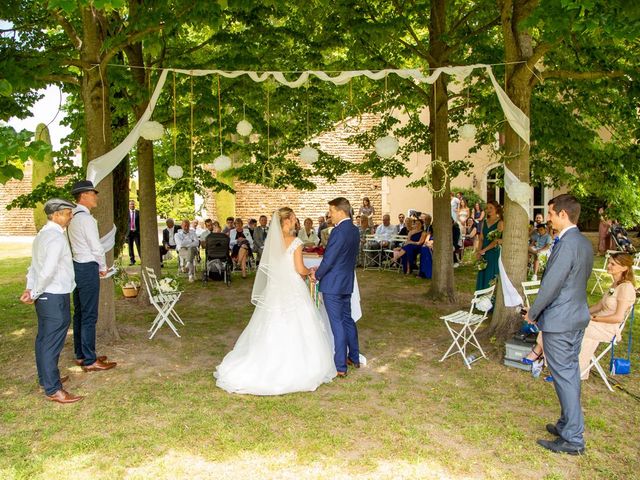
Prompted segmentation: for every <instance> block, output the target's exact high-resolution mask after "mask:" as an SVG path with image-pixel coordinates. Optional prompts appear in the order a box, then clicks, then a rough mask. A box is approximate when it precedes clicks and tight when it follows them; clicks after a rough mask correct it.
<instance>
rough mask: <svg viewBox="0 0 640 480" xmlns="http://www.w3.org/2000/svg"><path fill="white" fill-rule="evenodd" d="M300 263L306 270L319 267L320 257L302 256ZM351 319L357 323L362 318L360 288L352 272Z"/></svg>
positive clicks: (313, 254)
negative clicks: (301, 262)
mask: <svg viewBox="0 0 640 480" xmlns="http://www.w3.org/2000/svg"><path fill="white" fill-rule="evenodd" d="M302 261H303V263H304V266H305V267H307V268H313V267H319V266H320V263H321V262H322V257H321V256H319V255H316V254H315V253H312V254H308V253H303V254H302ZM351 317H352V318H353V321H354V322H357V321H358V320H360V318H361V317H362V308H361V307H360V287H358V276H357V275H356V272H355V270H354V272H353V293H352V294H351Z"/></svg>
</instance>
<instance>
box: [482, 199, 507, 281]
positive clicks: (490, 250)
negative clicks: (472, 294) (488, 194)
mask: <svg viewBox="0 0 640 480" xmlns="http://www.w3.org/2000/svg"><path fill="white" fill-rule="evenodd" d="M485 212H486V218H485V219H484V222H482V228H481V230H480V238H479V240H478V242H479V245H480V250H478V251H477V252H476V257H477V258H478V259H480V258H481V257H483V256H484V260H485V261H486V262H487V266H486V268H485V269H484V270H480V271H479V272H478V277H477V278H476V290H483V289H485V288H489V285H490V282H491V280H493V279H494V278H495V277H496V276H497V275H498V270H499V269H498V259H499V258H500V245H501V244H502V240H501V239H498V238H493V239H491V238H490V236H492V235H490V234H491V232H494V231H498V232H502V229H503V228H504V225H503V222H502V207H500V204H499V203H498V202H496V201H495V200H491V201H490V202H488V203H487V207H486V209H485ZM493 235H496V234H493Z"/></svg>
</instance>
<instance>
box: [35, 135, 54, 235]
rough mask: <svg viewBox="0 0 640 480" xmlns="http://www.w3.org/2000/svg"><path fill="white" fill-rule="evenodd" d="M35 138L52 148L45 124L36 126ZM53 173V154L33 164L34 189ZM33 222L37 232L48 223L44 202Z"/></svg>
mask: <svg viewBox="0 0 640 480" xmlns="http://www.w3.org/2000/svg"><path fill="white" fill-rule="evenodd" d="M35 137H36V139H37V140H39V141H41V142H44V143H46V144H47V145H49V146H50V147H51V137H50V136H49V129H48V128H47V126H46V125H45V124H44V123H39V124H38V125H37V126H36V135H35ZM53 172H54V168H53V155H52V154H51V153H48V154H47V155H46V157H45V158H44V159H43V160H42V161H40V162H33V165H32V167H31V187H32V189H35V188H36V187H37V186H38V185H39V184H40V183H41V182H42V181H43V180H44V179H45V178H46V177H47V176H48V175H49V174H51V173H53ZM33 222H34V223H35V226H36V230H37V231H40V229H41V228H42V227H44V225H45V224H46V223H47V215H46V214H45V213H44V210H43V209H42V202H40V203H39V204H38V205H36V207H35V208H34V211H33Z"/></svg>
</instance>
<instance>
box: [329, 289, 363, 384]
mask: <svg viewBox="0 0 640 480" xmlns="http://www.w3.org/2000/svg"><path fill="white" fill-rule="evenodd" d="M322 299H323V301H324V306H325V308H326V309H327V314H328V315H329V323H330V324H331V331H332V332H333V339H334V342H335V353H334V355H333V360H334V362H335V364H336V370H337V371H338V372H346V371H347V355H348V356H349V359H350V360H351V361H352V362H353V363H360V348H359V347H358V329H357V327H356V322H354V321H353V318H352V317H351V294H347V295H338V294H330V293H323V294H322Z"/></svg>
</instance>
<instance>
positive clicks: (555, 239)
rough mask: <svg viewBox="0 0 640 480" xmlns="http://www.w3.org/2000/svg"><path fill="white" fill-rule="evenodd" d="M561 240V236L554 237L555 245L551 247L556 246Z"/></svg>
mask: <svg viewBox="0 0 640 480" xmlns="http://www.w3.org/2000/svg"><path fill="white" fill-rule="evenodd" d="M559 241H560V237H556V238H554V239H553V246H552V247H551V248H553V247H555V246H556V245H557V244H558V242H559Z"/></svg>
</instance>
